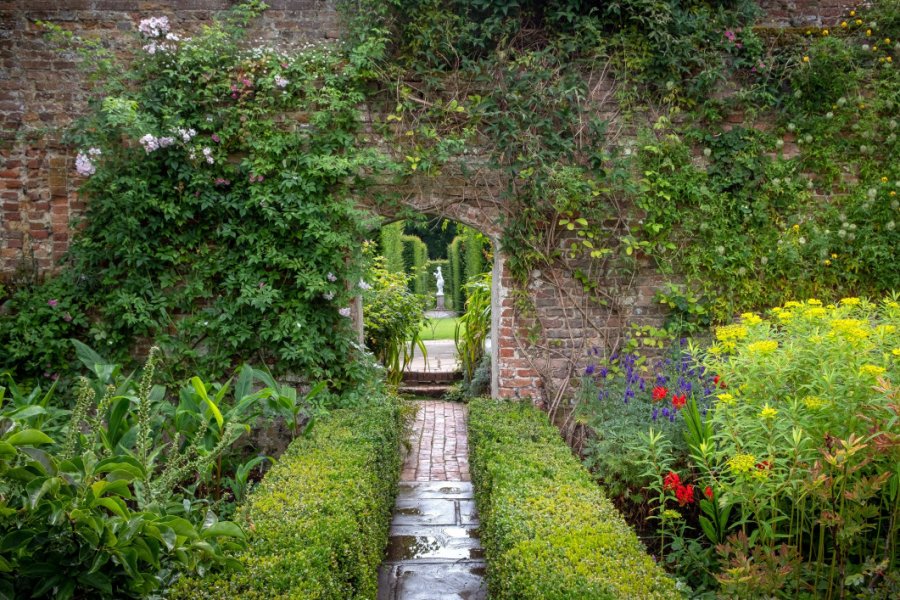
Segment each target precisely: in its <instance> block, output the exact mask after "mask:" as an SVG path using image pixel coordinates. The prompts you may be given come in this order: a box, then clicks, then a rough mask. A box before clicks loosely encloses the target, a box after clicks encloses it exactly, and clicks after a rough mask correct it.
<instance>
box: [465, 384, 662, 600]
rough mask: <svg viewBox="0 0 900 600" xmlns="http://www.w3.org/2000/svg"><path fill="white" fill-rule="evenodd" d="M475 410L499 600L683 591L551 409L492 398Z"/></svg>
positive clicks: (491, 572) (483, 507) (487, 540)
mask: <svg viewBox="0 0 900 600" xmlns="http://www.w3.org/2000/svg"><path fill="white" fill-rule="evenodd" d="M469 410H470V413H469V432H470V433H469V435H470V440H471V448H472V473H473V478H474V481H475V489H476V501H477V503H478V512H479V514H480V516H481V531H482V541H483V543H484V545H485V550H486V553H487V559H488V565H489V567H488V584H489V586H490V590H491V595H492V597H496V598H559V599H562V598H585V599H587V598H592V599H597V598H610V599H612V598H673V597H677V596H678V593H677V591H676V588H675V583H674V582H673V581H672V580H670V579H669V578H667V577H666V576H665V574H664V573H663V571H662V570H661V569H660V568H659V567H658V566H657V565H656V564H655V563H654V562H653V560H652V559H651V558H650V557H649V556H648V555H647V554H646V552H645V551H644V549H643V547H642V546H641V544H640V542H638V539H637V537H636V536H635V534H634V532H633V531H632V530H631V528H630V527H628V525H626V524H625V522H624V521H623V520H622V517H621V515H619V513H618V512H617V511H616V510H615V508H614V507H613V506H612V505H611V504H610V503H609V501H608V500H607V499H606V498H605V497H604V496H603V494H602V492H601V491H600V489H599V488H598V487H597V486H596V484H594V483H593V481H592V480H591V478H590V476H589V475H588V473H587V471H586V470H585V469H584V468H583V467H582V466H581V465H580V464H579V463H578V461H577V459H575V457H573V456H572V453H571V451H570V450H569V448H568V447H567V446H566V445H565V443H564V442H563V440H562V438H561V437H560V436H559V432H558V431H557V430H556V428H555V427H553V426H552V425H550V423H549V422H548V421H547V416H546V415H545V414H544V413H542V412H541V411H539V410H537V409H535V408H532V407H530V406H527V405H525V404H523V403H501V402H497V401H493V400H473V401H472V402H471V403H470V404H469Z"/></svg>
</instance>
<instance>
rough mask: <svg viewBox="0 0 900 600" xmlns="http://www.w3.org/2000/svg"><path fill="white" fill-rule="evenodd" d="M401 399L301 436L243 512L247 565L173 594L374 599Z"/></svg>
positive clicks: (377, 401) (375, 401)
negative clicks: (247, 539)
mask: <svg viewBox="0 0 900 600" xmlns="http://www.w3.org/2000/svg"><path fill="white" fill-rule="evenodd" d="M399 414H400V411H399V407H398V402H397V400H396V399H394V398H392V397H386V396H383V395H379V396H377V397H375V398H372V401H371V402H370V403H369V405H367V406H366V407H365V408H362V409H359V410H354V411H349V410H336V411H333V412H331V413H330V414H329V415H328V416H327V417H324V418H322V419H320V420H319V421H317V422H316V424H315V426H314V427H313V428H312V430H311V432H310V434H309V435H307V436H306V437H303V438H300V439H298V440H296V441H295V442H294V443H293V444H292V445H291V446H290V448H288V450H287V451H286V452H285V454H284V455H283V456H282V457H281V459H280V460H279V462H278V463H277V464H276V466H275V467H273V469H272V470H271V471H269V473H268V474H267V475H266V478H265V479H264V480H263V482H262V484H261V485H260V487H259V488H257V490H255V491H254V492H253V493H252V494H251V496H250V499H249V501H248V503H247V505H246V507H245V508H244V510H243V515H244V518H245V520H246V522H247V529H248V530H249V531H251V532H253V533H252V534H251V535H250V543H249V548H248V549H247V550H246V551H245V552H243V553H240V554H238V555H237V557H236V558H237V560H238V561H239V562H240V563H241V565H242V566H243V571H242V572H240V573H237V574H232V575H230V576H223V577H207V578H204V579H184V580H182V581H180V582H179V584H178V585H177V586H176V588H175V590H174V591H173V593H172V594H171V595H170V597H171V598H173V599H177V598H191V599H195V598H208V599H213V598H216V599H218V598H225V597H228V598H233V597H240V598H246V599H248V600H250V599H263V598H265V599H267V600H268V599H285V600H286V599H288V598H310V599H313V598H322V599H324V598H333V599H335V600H344V599H346V598H374V597H375V593H376V588H377V574H376V571H377V568H378V565H379V564H380V563H381V560H382V557H383V556H382V555H383V550H384V547H385V545H386V544H387V533H388V522H389V519H390V514H391V509H392V507H393V504H394V495H395V493H396V484H397V479H398V476H399V471H400V458H399V456H400V454H399V450H400V431H401V423H400V417H399Z"/></svg>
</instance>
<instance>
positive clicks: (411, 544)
mask: <svg viewBox="0 0 900 600" xmlns="http://www.w3.org/2000/svg"><path fill="white" fill-rule="evenodd" d="M390 536H391V539H390V543H389V544H388V549H387V556H386V557H385V560H386V561H387V562H400V561H427V560H433V559H445V560H451V559H452V560H478V559H482V558H484V550H483V549H482V548H481V541H480V540H479V539H478V529H477V528H474V527H457V526H448V527H417V526H410V525H395V526H393V527H391V533H390Z"/></svg>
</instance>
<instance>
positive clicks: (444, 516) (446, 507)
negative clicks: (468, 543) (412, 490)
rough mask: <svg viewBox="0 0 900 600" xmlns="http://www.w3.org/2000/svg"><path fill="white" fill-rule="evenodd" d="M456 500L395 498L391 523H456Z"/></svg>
mask: <svg viewBox="0 0 900 600" xmlns="http://www.w3.org/2000/svg"><path fill="white" fill-rule="evenodd" d="M456 515H457V506H456V500H452V499H447V498H406V499H403V500H397V504H396V505H395V507H394V519H393V521H391V524H392V525H456V524H458V522H459V520H458V518H457V516H456Z"/></svg>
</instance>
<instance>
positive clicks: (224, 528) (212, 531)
mask: <svg viewBox="0 0 900 600" xmlns="http://www.w3.org/2000/svg"><path fill="white" fill-rule="evenodd" d="M200 535H201V536H203V539H209V538H211V537H217V536H220V535H221V536H225V537H233V538H238V539H244V530H243V529H241V528H240V527H239V526H238V524H237V523H233V522H231V521H219V522H218V523H214V524H212V525H210V526H209V527H207V528H206V529H204V530H203V531H201V532H200Z"/></svg>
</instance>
